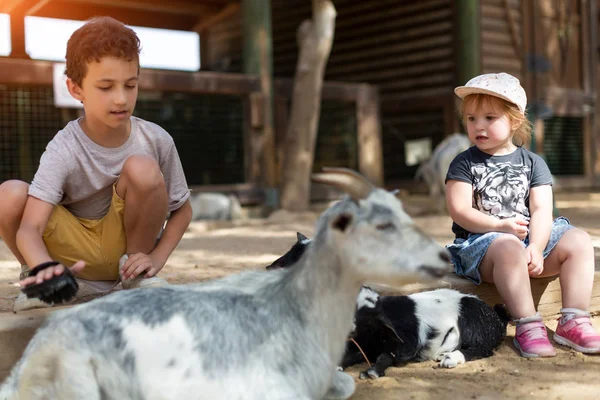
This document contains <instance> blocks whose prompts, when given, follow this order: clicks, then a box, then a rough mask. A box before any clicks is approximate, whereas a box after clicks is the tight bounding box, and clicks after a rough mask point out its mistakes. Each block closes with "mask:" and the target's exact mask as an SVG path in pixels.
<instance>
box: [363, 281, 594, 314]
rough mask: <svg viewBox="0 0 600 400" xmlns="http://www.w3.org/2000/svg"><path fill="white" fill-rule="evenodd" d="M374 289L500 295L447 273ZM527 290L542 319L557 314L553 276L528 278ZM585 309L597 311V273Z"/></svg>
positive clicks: (490, 298) (496, 298) (493, 300)
mask: <svg viewBox="0 0 600 400" xmlns="http://www.w3.org/2000/svg"><path fill="white" fill-rule="evenodd" d="M371 286H372V287H373V288H375V290H377V291H379V292H380V293H382V294H385V295H395V296H398V295H407V294H410V293H418V292H423V291H426V290H434V289H437V288H451V289H456V290H458V291H461V292H464V293H471V294H475V295H477V296H478V297H479V298H480V299H481V300H483V301H485V302H486V303H488V304H490V305H492V306H493V305H494V304H498V303H503V300H502V297H500V295H499V294H498V291H497V290H496V287H495V286H494V285H492V284H489V283H482V284H481V285H479V286H477V285H475V284H473V283H472V282H470V281H468V280H466V279H463V278H460V277H458V276H456V275H454V274H451V275H448V276H447V277H445V278H443V279H442V280H441V281H434V282H430V283H415V284H410V285H406V286H404V287H402V288H392V287H389V286H383V285H371ZM531 292H532V295H533V301H534V304H535V306H536V309H537V310H538V311H539V312H540V314H541V315H542V317H544V318H548V319H549V318H554V317H557V316H558V315H559V314H560V309H561V308H562V305H561V290H560V281H559V279H558V278H557V277H553V278H542V279H532V280H531ZM589 311H590V312H591V313H593V314H598V313H600V272H596V273H595V275H594V290H593V292H592V299H591V303H590V308H589Z"/></svg>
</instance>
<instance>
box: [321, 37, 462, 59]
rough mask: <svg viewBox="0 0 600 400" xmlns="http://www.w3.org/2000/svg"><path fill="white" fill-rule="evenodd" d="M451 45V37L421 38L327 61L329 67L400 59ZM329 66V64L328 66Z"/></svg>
mask: <svg viewBox="0 0 600 400" xmlns="http://www.w3.org/2000/svg"><path fill="white" fill-rule="evenodd" d="M451 44H452V36H451V35H440V36H436V37H432V38H423V39H419V40H414V41H410V42H407V43H398V44H395V45H390V46H386V47H381V48H379V47H375V48H372V49H368V50H367V49H365V50H364V51H362V52H360V53H359V54H356V53H354V54H352V53H351V54H347V55H344V56H341V57H332V59H331V60H330V61H329V63H330V64H331V65H338V64H343V63H348V62H351V61H356V60H364V59H369V58H376V57H382V56H385V55H388V54H395V55H396V56H398V57H401V56H402V55H403V54H407V53H413V52H417V51H426V50H427V49H434V48H440V47H443V46H450V45H451ZM328 65H329V64H328Z"/></svg>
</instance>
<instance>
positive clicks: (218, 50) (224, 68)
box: [200, 9, 244, 72]
mask: <svg viewBox="0 0 600 400" xmlns="http://www.w3.org/2000/svg"><path fill="white" fill-rule="evenodd" d="M242 32H243V30H242V14H241V10H240V9H238V11H237V12H235V13H233V14H232V15H230V16H229V17H227V18H225V19H223V20H221V21H219V22H218V23H216V24H214V25H212V26H211V27H210V28H208V29H206V30H205V31H203V32H201V33H200V52H201V59H200V64H201V65H200V69H201V70H203V71H218V72H242V70H243V61H244V60H243V38H242Z"/></svg>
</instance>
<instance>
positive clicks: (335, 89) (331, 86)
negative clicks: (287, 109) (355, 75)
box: [273, 78, 362, 102]
mask: <svg viewBox="0 0 600 400" xmlns="http://www.w3.org/2000/svg"><path fill="white" fill-rule="evenodd" d="M361 88H362V84H356V83H341V82H331V81H329V82H323V90H322V93H321V97H322V98H323V100H338V101H347V102H355V101H356V99H357V97H358V94H359V92H360V90H361ZM292 89H293V80H292V79H282V78H277V79H274V84H273V90H274V93H275V96H279V97H287V98H289V97H290V96H291V95H292Z"/></svg>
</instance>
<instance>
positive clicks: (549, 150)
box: [544, 117, 585, 175]
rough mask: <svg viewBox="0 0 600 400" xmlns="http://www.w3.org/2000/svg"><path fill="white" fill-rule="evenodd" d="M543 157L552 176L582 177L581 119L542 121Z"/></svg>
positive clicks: (566, 118) (558, 118) (560, 118)
mask: <svg viewBox="0 0 600 400" xmlns="http://www.w3.org/2000/svg"><path fill="white" fill-rule="evenodd" d="M544 155H545V157H546V162H547V163H548V167H549V168H550V172H552V174H553V175H583V174H584V173H585V171H584V164H583V163H584V160H583V118H580V117H552V118H550V119H547V120H546V121H544Z"/></svg>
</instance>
